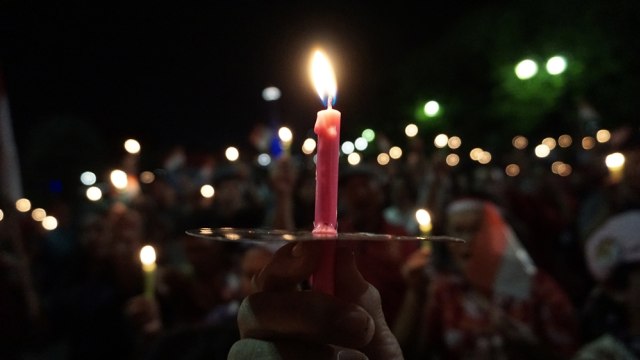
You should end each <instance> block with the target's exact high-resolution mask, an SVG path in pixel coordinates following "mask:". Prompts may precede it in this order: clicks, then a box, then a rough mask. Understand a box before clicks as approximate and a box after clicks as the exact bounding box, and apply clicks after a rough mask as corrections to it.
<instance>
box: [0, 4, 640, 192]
mask: <svg viewBox="0 0 640 360" xmlns="http://www.w3.org/2000/svg"><path fill="white" fill-rule="evenodd" d="M0 4H1V7H0V36H1V41H0V63H1V64H2V66H3V70H4V74H5V79H6V87H7V92H8V94H9V97H10V104H11V112H12V117H13V124H14V128H15V134H16V139H17V142H18V151H19V154H20V157H21V163H22V167H23V174H24V178H25V180H24V182H25V186H26V188H27V189H26V190H27V191H26V192H28V191H29V190H31V192H37V189H35V188H41V187H43V186H46V184H49V183H50V180H55V181H58V180H59V181H62V183H63V184H66V183H69V182H70V181H75V182H77V175H78V174H79V172H80V171H83V170H85V169H95V170H100V169H101V168H104V167H108V166H111V164H112V163H113V162H115V161H116V159H119V158H120V156H121V155H122V152H123V150H122V146H121V144H122V141H123V140H124V139H126V138H128V137H134V138H136V139H138V140H140V142H141V143H142V146H143V152H144V157H143V161H144V162H145V163H146V165H148V166H158V164H159V163H160V160H161V159H162V157H163V156H164V155H165V154H166V152H167V151H168V149H170V148H171V147H172V146H173V145H184V146H186V147H187V149H188V150H189V151H193V152H210V153H214V154H218V156H221V154H222V151H223V149H224V148H225V147H226V146H229V145H239V146H241V147H250V144H249V141H248V137H249V133H250V131H251V129H252V128H253V127H254V126H256V125H257V124H260V123H264V124H270V121H274V120H275V121H276V122H278V123H282V124H287V125H289V126H290V127H292V128H293V129H294V134H295V136H296V140H299V141H301V140H302V139H303V138H304V137H306V136H308V135H312V132H311V129H312V126H313V123H314V120H315V112H316V111H318V110H320V109H321V108H322V105H321V103H320V101H319V99H318V98H317V95H316V94H315V91H314V89H313V87H312V85H311V82H310V80H309V76H308V73H307V72H308V60H309V58H310V55H311V52H312V50H313V49H314V48H315V47H316V46H321V47H323V48H324V49H326V51H327V52H328V53H329V55H330V57H331V60H332V62H333V64H334V66H335V68H336V72H337V79H338V100H337V104H336V108H338V109H339V110H341V111H342V113H343V125H342V126H343V138H345V139H346V138H351V137H355V136H357V135H358V134H359V133H360V132H361V131H362V130H363V129H364V128H367V127H371V128H374V129H376V130H378V131H379V132H384V133H386V134H388V136H389V137H390V138H391V139H392V141H394V142H397V143H401V142H402V141H404V140H403V139H404V134H403V129H404V127H405V125H406V124H408V123H410V122H417V123H418V124H419V126H420V127H421V136H423V137H424V138H425V139H431V138H430V137H429V136H431V135H433V134H436V133H438V132H441V131H444V132H448V133H450V134H453V133H455V134H457V135H460V136H462V137H463V144H464V145H465V146H468V147H469V148H470V147H473V146H482V147H483V148H488V149H491V150H494V151H501V149H505V148H507V147H509V146H510V139H511V138H512V137H513V135H515V134H518V133H525V134H529V135H530V136H533V137H536V136H546V135H555V136H557V135H559V134H560V133H562V132H570V133H572V134H576V135H579V134H589V133H593V132H594V131H595V130H596V129H597V128H600V127H608V128H614V127H616V126H618V125H622V124H634V125H635V124H637V123H638V116H637V111H636V109H635V104H636V99H637V97H638V95H639V94H640V86H639V85H638V79H640V71H639V65H638V64H640V59H639V57H640V37H639V36H638V35H637V33H638V31H637V24H638V21H639V20H640V5H639V4H640V2H637V1H633V0H620V1H606V2H605V1H595V0H586V1H576V0H569V1H557V0H555V1H551V0H540V1H492V2H481V1H459V2H420V3H419V4H416V3H404V2H386V3H384V4H382V5H376V6H374V5H370V4H369V3H368V2H348V3H346V2H337V1H324V2H315V3H307V2H305V3H304V4H302V3H293V2H292V3H287V2H280V1H276V2H264V1H222V2H207V3H205V4H196V3H182V2H180V3H179V2H172V3H165V2H144V3H142V2H126V3H117V2H93V1H91V2H84V1H83V2H80V1H78V2H57V3H52V2H30V1H4V2H0ZM556 54H561V55H563V56H565V57H566V58H567V60H568V62H569V68H568V70H567V71H566V72H565V73H564V74H563V75H562V76H560V77H551V76H549V75H548V74H545V73H544V70H543V66H544V61H546V59H547V58H548V57H550V56H553V55H556ZM525 57H531V58H533V59H536V60H538V63H539V64H540V66H541V69H540V75H539V76H537V77H536V78H534V79H532V80H530V81H526V82H523V81H520V80H517V79H516V78H515V76H514V73H513V67H514V66H515V64H516V63H517V62H518V61H520V60H522V59H523V58H525ZM270 85H275V86H278V87H279V88H280V89H281V91H282V98H281V100H280V101H278V102H277V103H275V104H274V103H270V104H267V103H265V101H264V100H262V98H261V91H262V89H263V88H264V87H266V86H270ZM429 99H437V100H438V101H439V102H440V104H441V106H442V109H443V110H442V112H441V115H440V116H439V117H437V118H435V119H426V118H425V117H424V115H423V114H421V108H422V105H423V104H424V102H425V101H426V100H429ZM585 107H588V108H589V109H592V110H594V111H595V114H596V115H597V116H596V117H595V120H594V118H592V119H591V120H590V121H585V119H583V118H581V116H580V111H579V109H581V108H582V109H584V108H585ZM430 141H431V140H428V142H430ZM297 145H298V144H296V146H297ZM34 178H37V179H38V180H32V179H34ZM72 179H73V180H72Z"/></svg>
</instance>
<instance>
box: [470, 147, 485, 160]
mask: <svg viewBox="0 0 640 360" xmlns="http://www.w3.org/2000/svg"><path fill="white" fill-rule="evenodd" d="M483 152H484V150H482V149H481V148H478V147H477V148H473V149H471V151H469V157H470V158H471V160H473V161H478V159H480V155H481V154H482V153H483Z"/></svg>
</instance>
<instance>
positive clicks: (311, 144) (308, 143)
mask: <svg viewBox="0 0 640 360" xmlns="http://www.w3.org/2000/svg"><path fill="white" fill-rule="evenodd" d="M315 150H316V141H315V139H312V138H307V139H305V141H304V142H303V143H302V152H303V153H305V154H306V155H311V154H313V152H314V151H315Z"/></svg>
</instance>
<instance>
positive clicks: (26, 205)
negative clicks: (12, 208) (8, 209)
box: [16, 198, 31, 212]
mask: <svg viewBox="0 0 640 360" xmlns="http://www.w3.org/2000/svg"><path fill="white" fill-rule="evenodd" d="M16 209H17V210H18V211H20V212H27V211H29V210H31V201H29V199H25V198H22V199H18V200H17V201H16Z"/></svg>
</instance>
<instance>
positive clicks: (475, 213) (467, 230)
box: [447, 209, 482, 270]
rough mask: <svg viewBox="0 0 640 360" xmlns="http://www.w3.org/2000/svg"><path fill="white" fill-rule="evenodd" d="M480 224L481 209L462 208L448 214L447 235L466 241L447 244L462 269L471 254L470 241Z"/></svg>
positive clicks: (473, 238)
mask: <svg viewBox="0 0 640 360" xmlns="http://www.w3.org/2000/svg"><path fill="white" fill-rule="evenodd" d="M481 226H482V210H481V209H475V210H464V211H459V212H455V213H452V214H450V215H449V223H448V225H447V235H449V236H453V237H457V238H460V239H463V240H465V241H466V243H465V244H449V245H448V246H449V251H450V252H451V255H452V256H453V258H454V261H455V262H456V264H457V265H458V266H459V267H460V268H461V269H462V270H464V269H465V268H466V266H467V264H468V262H469V260H470V259H471V257H472V256H473V252H472V249H473V246H472V243H473V241H474V240H475V238H476V235H477V234H478V231H479V230H480V227H481Z"/></svg>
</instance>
